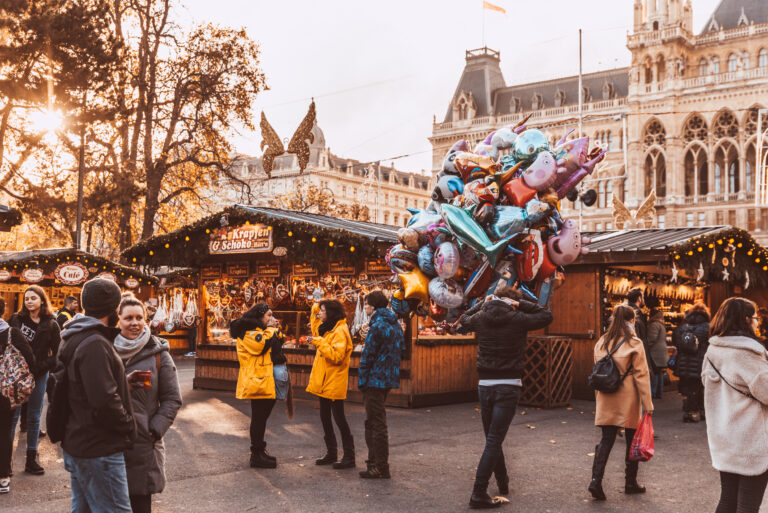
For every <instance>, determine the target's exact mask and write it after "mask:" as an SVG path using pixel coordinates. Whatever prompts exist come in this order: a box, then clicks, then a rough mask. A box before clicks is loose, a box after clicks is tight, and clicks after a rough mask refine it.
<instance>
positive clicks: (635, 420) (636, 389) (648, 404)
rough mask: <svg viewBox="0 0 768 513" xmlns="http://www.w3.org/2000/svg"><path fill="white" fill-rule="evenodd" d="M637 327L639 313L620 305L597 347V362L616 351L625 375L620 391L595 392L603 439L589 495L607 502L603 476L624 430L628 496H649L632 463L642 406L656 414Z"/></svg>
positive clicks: (596, 452) (598, 420) (597, 449)
mask: <svg viewBox="0 0 768 513" xmlns="http://www.w3.org/2000/svg"><path fill="white" fill-rule="evenodd" d="M634 324H635V311H634V310H633V309H632V308H631V307H629V306H627V305H617V306H616V308H615V309H614V310H613V319H612V321H611V325H610V326H609V327H608V331H607V332H606V333H605V335H603V336H602V337H601V338H600V340H598V341H597V344H595V363H597V361H598V360H600V359H601V358H603V357H604V356H605V355H606V354H608V352H612V354H613V361H614V362H615V364H616V367H617V368H618V370H619V372H620V373H621V376H624V379H623V380H622V382H621V386H620V387H619V389H618V390H617V391H616V392H613V393H606V392H595V394H596V396H597V408H596V410H597V411H596V415H595V425H596V426H600V429H601V430H602V439H601V440H600V443H599V444H598V445H597V446H596V447H595V460H594V463H593V464H592V482H591V483H590V484H589V492H590V493H591V494H592V496H593V497H594V498H595V499H597V500H605V493H604V492H603V474H604V473H605V465H606V463H607V462H608V456H609V455H610V454H611V449H612V448H613V444H614V442H615V441H616V435H617V434H618V432H619V430H620V429H621V428H624V430H625V438H626V440H627V450H626V453H625V461H626V477H625V482H624V493H628V494H632V493H645V488H644V487H642V486H640V485H639V484H637V470H638V462H636V461H629V448H630V446H631V445H632V438H633V437H634V436H635V430H636V429H637V426H638V425H639V424H640V416H641V406H642V409H643V410H645V411H646V412H648V413H653V402H652V401H651V379H650V374H649V373H648V361H647V360H646V358H645V349H643V343H642V341H641V340H640V339H639V338H637V336H636V335H635V328H634Z"/></svg>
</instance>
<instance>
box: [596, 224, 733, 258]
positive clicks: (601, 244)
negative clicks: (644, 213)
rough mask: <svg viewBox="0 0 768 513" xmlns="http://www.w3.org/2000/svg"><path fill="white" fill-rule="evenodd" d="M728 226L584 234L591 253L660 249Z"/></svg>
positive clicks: (725, 228) (663, 250) (665, 248)
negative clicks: (588, 242) (588, 241)
mask: <svg viewBox="0 0 768 513" xmlns="http://www.w3.org/2000/svg"><path fill="white" fill-rule="evenodd" d="M729 228H730V226H702V227H699V228H649V229H637V230H617V231H612V232H589V233H585V234H584V235H585V236H587V237H590V238H591V239H592V243H591V244H589V246H588V247H589V251H590V252H591V253H600V252H603V253H604V252H611V251H620V252H628V251H660V252H665V251H667V250H668V249H670V248H671V247H673V246H676V245H678V244H682V243H684V242H686V241H688V240H690V239H692V238H694V237H701V236H702V235H709V234H713V233H717V232H720V231H724V230H727V229H729Z"/></svg>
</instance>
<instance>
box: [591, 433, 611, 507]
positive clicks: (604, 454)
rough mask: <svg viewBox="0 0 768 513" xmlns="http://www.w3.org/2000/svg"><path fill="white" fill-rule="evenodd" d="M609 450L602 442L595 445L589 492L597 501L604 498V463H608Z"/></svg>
mask: <svg viewBox="0 0 768 513" xmlns="http://www.w3.org/2000/svg"><path fill="white" fill-rule="evenodd" d="M609 454H610V451H608V450H606V449H605V448H604V447H603V445H602V444H597V445H596V446H595V460H594V461H593V462H592V481H590V483H589V488H588V490H589V493H591V494H592V497H594V498H595V499H597V500H599V501H604V500H605V492H604V491H603V474H605V465H606V463H608V455H609Z"/></svg>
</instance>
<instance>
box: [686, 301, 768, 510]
mask: <svg viewBox="0 0 768 513" xmlns="http://www.w3.org/2000/svg"><path fill="white" fill-rule="evenodd" d="M759 322H760V319H759V317H758V316H757V308H756V306H755V304H754V303H753V302H752V301H749V300H748V299H744V298H740V297H732V298H729V299H727V300H726V301H725V302H724V303H723V304H722V305H721V306H720V309H719V310H718V311H717V314H715V318H714V319H713V320H712V324H711V326H710V339H709V349H707V353H706V355H705V357H704V364H703V367H702V372H701V380H702V382H703V383H704V409H705V411H706V415H707V438H708V440H709V451H710V454H711V456H712V466H713V467H715V468H716V469H717V470H719V471H720V483H721V493H720V503H719V504H718V506H717V510H716V513H735V512H736V511H738V512H739V513H758V511H759V510H760V504H761V503H762V501H763V494H764V493H765V488H766V484H768V427H767V426H768V351H766V349H765V347H764V346H763V345H762V344H761V343H760V342H759V340H758V338H757V336H756V334H755V329H756V328H757V325H758V323H759Z"/></svg>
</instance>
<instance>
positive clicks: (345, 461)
mask: <svg viewBox="0 0 768 513" xmlns="http://www.w3.org/2000/svg"><path fill="white" fill-rule="evenodd" d="M310 326H311V328H312V339H311V341H312V344H314V346H315V347H316V348H317V353H316V354H315V361H314V363H313V364H312V373H311V374H310V375H309V386H307V392H309V393H311V394H315V395H316V396H318V397H320V421H321V422H322V423H323V432H324V435H325V436H324V438H325V446H326V448H327V453H326V455H325V456H324V457H322V458H320V459H319V460H316V461H315V463H316V464H317V465H330V464H333V468H337V469H338V468H352V467H354V466H355V441H354V438H353V437H352V431H350V429H349V424H347V419H346V417H345V416H344V399H346V398H347V382H348V379H349V355H350V354H352V337H351V336H350V335H349V328H348V327H347V319H346V314H345V313H344V307H343V306H341V303H339V302H338V301H334V300H325V301H320V302H319V303H315V304H314V305H313V306H312V313H311V315H310ZM331 416H333V419H335V420H336V425H337V426H338V427H339V431H340V432H341V443H342V447H343V448H344V456H343V457H342V459H341V461H339V462H337V461H336V459H337V457H338V454H337V445H336V435H335V434H334V432H333V422H332V421H331Z"/></svg>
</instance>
